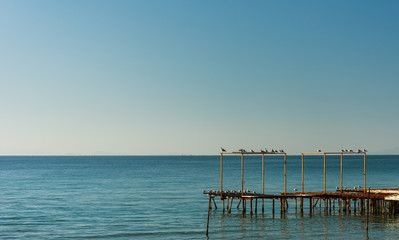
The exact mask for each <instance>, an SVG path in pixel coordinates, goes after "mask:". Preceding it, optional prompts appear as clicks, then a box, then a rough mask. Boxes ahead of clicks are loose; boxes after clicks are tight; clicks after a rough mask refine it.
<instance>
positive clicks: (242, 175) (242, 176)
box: [241, 153, 244, 196]
mask: <svg viewBox="0 0 399 240" xmlns="http://www.w3.org/2000/svg"><path fill="white" fill-rule="evenodd" d="M243 195H244V154H242V153H241V196H243Z"/></svg>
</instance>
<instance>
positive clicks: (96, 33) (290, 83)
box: [0, 0, 399, 155]
mask: <svg viewBox="0 0 399 240" xmlns="http://www.w3.org/2000/svg"><path fill="white" fill-rule="evenodd" d="M398 43H399V1H185V0H182V1H173V0H172V1H163V0H160V1H88V0H87V1H77V0H75V1H40V0H38V1H14V0H10V1H8V0H2V1H0V83H1V85H0V119H1V124H0V154H1V155H9V154H217V153H218V151H219V147H221V146H223V147H224V148H226V149H227V150H237V149H238V148H246V149H248V150H249V149H254V150H258V149H260V148H264V147H267V148H277V149H280V148H283V149H285V150H286V151H287V152H288V153H290V154H299V153H301V152H303V151H314V150H316V149H322V150H325V151H333V150H340V149H341V148H354V149H357V148H362V149H363V148H367V149H368V150H369V152H370V153H381V152H382V151H386V152H389V153H399V110H398V103H399V94H398V89H399V44H398Z"/></svg>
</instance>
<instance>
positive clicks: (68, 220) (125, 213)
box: [0, 156, 399, 239]
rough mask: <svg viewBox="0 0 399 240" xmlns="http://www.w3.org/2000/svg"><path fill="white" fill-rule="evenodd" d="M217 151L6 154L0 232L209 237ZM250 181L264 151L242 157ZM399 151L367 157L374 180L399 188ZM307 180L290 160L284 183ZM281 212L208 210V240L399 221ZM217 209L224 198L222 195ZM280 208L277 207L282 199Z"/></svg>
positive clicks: (394, 226) (391, 233)
mask: <svg viewBox="0 0 399 240" xmlns="http://www.w3.org/2000/svg"><path fill="white" fill-rule="evenodd" d="M219 164H220V157H219V156H70V157H69V156H67V157H64V156H57V157H54V156H45V157H41V156H34V157H33V156H27V157H25V156H2V157H0V238H1V239H12V238H14V239H57V238H58V239H65V238H72V239H88V238H99V239H205V238H206V237H205V230H206V218H207V205H208V198H207V197H206V195H203V194H202V191H203V190H205V189H208V190H209V189H218V188H219V187H220V175H219V174H220V165H219ZM240 167H241V158H240V157H234V156H231V157H225V158H224V187H225V189H237V190H238V189H240V188H241V170H240V169H241V168H240ZM244 168H245V171H244V179H245V188H248V189H250V190H255V191H258V192H260V191H261V186H262V185H261V180H262V177H261V159H260V158H259V157H258V158H256V157H247V158H245V166H244ZM265 169H266V179H265V183H266V184H265V188H266V192H268V193H278V192H280V191H282V190H283V189H284V184H283V179H284V178H283V176H284V175H283V171H284V169H283V160H282V158H281V157H276V156H272V157H267V158H266V164H265ZM398 173H399V156H368V157H367V185H368V187H376V188H377V187H399V181H398V180H399V174H398ZM339 177H340V160H339V157H338V158H337V157H328V158H327V189H328V190H330V191H334V190H335V187H336V186H338V185H339ZM358 185H363V158H362V157H361V156H359V157H355V156H353V157H346V158H344V186H347V187H348V188H353V186H358ZM293 188H297V189H300V188H301V163H300V156H289V157H288V159H287V190H288V191H292V189H293ZM322 189H323V159H322V157H307V158H306V159H305V190H306V191H312V190H315V191H317V190H322ZM289 203H290V208H289V209H288V213H287V214H286V215H285V216H280V213H279V212H277V211H276V214H275V215H274V216H273V215H272V211H271V202H266V205H265V206H266V209H265V213H264V214H260V213H259V211H258V214H257V215H253V216H252V217H251V216H250V215H249V214H247V215H246V216H244V217H243V215H242V214H241V212H240V211H238V210H237V209H236V208H235V207H233V209H232V213H231V214H223V213H222V212H221V211H220V208H219V209H218V210H212V212H211V218H210V230H209V231H210V232H209V238H210V239H240V238H249V239H266V238H271V239H292V238H299V239H305V238H306V239H308V238H314V239H320V238H324V239H344V238H357V239H367V238H370V239H395V238H399V231H398V230H399V219H398V218H396V217H388V216H381V215H378V216H370V218H369V231H368V232H366V231H365V226H366V217H365V216H363V215H359V214H357V215H354V214H353V212H352V215H343V214H339V213H338V212H337V211H336V212H335V213H334V212H333V213H331V215H328V216H326V215H325V214H324V212H323V211H319V209H316V212H315V214H314V215H313V216H309V214H308V213H309V211H307V208H306V204H305V213H304V215H303V216H301V215H300V214H299V213H296V212H295V208H294V202H289ZM217 204H218V205H219V207H221V201H220V200H217ZM277 206H278V205H277Z"/></svg>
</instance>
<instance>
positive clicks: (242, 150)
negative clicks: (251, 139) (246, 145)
mask: <svg viewBox="0 0 399 240" xmlns="http://www.w3.org/2000/svg"><path fill="white" fill-rule="evenodd" d="M238 151H239V152H242V153H244V152H247V151H245V149H242V148H241V149H239V150H238Z"/></svg>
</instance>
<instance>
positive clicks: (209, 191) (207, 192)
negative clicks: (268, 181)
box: [204, 189, 256, 195]
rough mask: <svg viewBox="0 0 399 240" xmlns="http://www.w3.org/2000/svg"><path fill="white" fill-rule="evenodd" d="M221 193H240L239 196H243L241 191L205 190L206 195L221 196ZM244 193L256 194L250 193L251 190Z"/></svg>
mask: <svg viewBox="0 0 399 240" xmlns="http://www.w3.org/2000/svg"><path fill="white" fill-rule="evenodd" d="M221 193H226V194H227V193H234V194H237V193H239V194H241V190H239V191H236V190H225V191H222V192H221V191H219V190H208V191H206V190H204V194H216V195H218V194H221ZM243 193H245V194H256V192H255V191H250V190H249V189H246V190H244V192H243Z"/></svg>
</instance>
